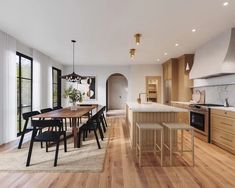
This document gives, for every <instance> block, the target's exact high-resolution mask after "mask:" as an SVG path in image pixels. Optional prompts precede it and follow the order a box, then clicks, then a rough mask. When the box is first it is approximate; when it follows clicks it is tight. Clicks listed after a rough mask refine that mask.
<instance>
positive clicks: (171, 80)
mask: <svg viewBox="0 0 235 188" xmlns="http://www.w3.org/2000/svg"><path fill="white" fill-rule="evenodd" d="M162 66H163V80H164V81H163V89H164V90H163V93H164V98H163V102H164V104H170V101H172V100H177V98H178V96H177V95H178V93H177V91H178V75H177V74H178V73H177V72H176V71H175V70H178V60H177V59H175V58H172V59H169V60H168V61H167V62H165V63H164V64H163V65H162Z"/></svg>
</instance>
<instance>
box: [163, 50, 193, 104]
mask: <svg viewBox="0 0 235 188" xmlns="http://www.w3.org/2000/svg"><path fill="white" fill-rule="evenodd" d="M193 59H194V55H193V54H185V55H183V56H180V57H179V58H172V59H169V60H168V61H166V62H165V63H163V64H162V67H163V79H164V82H163V93H164V99H163V101H164V104H170V102H171V101H182V102H188V101H190V100H191V99H192V92H193V91H192V86H193V80H190V79H189V72H190V70H191V68H192V65H193ZM187 68H188V69H187Z"/></svg>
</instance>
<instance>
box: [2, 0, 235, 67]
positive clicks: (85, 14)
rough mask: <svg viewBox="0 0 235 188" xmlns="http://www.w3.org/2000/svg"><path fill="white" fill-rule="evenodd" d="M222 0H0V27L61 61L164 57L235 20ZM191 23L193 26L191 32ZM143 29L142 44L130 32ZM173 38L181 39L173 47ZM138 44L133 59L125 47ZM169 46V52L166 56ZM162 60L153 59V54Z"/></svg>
mask: <svg viewBox="0 0 235 188" xmlns="http://www.w3.org/2000/svg"><path fill="white" fill-rule="evenodd" d="M223 2H224V1H223V0H20V1H19V0H0V30H3V31H5V32H7V33H9V34H10V35H12V36H14V37H16V38H17V39H18V40H19V41H21V42H23V43H25V44H26V45H28V46H30V47H32V48H36V49H38V50H40V51H42V52H43V53H45V54H47V55H49V56H51V57H52V58H53V59H55V60H57V61H60V62H62V63H63V64H71V63H72V45H71V42H70V40H71V39H76V40H77V41H78V43H77V45H76V48H75V50H76V51H75V56H76V64H95V65H99V64H109V65H126V64H137V63H142V64H144V63H146V64H149V63H162V62H163V61H164V60H166V59H168V58H170V57H177V56H179V55H182V54H184V53H192V52H194V50H195V49H196V48H197V47H199V46H200V45H202V44H203V43H205V42H206V41H207V40H209V39H211V38H212V37H215V36H216V35H217V34H219V33H221V32H223V31H224V30H226V29H228V28H230V27H234V26H235V2H234V0H230V1H229V6H227V7H223V6H222V3H223ZM192 28H196V29H197V32H195V33H192V32H191V30H192ZM137 32H140V33H142V34H143V37H142V38H141V45H140V46H136V45H135V43H134V36H133V35H134V34H135V33H137ZM175 43H179V46H178V47H175V46H174V45H175ZM130 48H137V52H136V53H137V54H136V57H135V60H134V61H132V60H130V58H129V49H130ZM165 52H167V53H168V55H167V56H164V53H165ZM158 58H159V59H160V60H161V61H160V62H157V59H158Z"/></svg>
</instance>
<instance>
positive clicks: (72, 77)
mask: <svg viewBox="0 0 235 188" xmlns="http://www.w3.org/2000/svg"><path fill="white" fill-rule="evenodd" d="M71 42H72V44H73V72H72V73H71V74H67V75H64V76H61V78H62V79H66V80H67V81H69V82H81V80H82V79H84V78H85V77H82V76H80V75H78V74H76V73H75V72H74V45H75V43H76V40H71Z"/></svg>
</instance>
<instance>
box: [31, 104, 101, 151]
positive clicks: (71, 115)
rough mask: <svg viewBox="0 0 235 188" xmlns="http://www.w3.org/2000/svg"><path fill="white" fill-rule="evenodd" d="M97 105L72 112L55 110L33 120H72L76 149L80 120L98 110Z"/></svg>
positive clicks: (63, 109)
mask: <svg viewBox="0 0 235 188" xmlns="http://www.w3.org/2000/svg"><path fill="white" fill-rule="evenodd" d="M98 107H99V105H97V104H87V105H84V104H82V105H78V106H77V110H71V109H70V107H67V108H61V109H58V110H53V111H50V112H47V113H42V114H38V115H35V116H33V117H32V118H46V119H47V118H58V119H66V118H68V119H71V120H72V133H73V138H74V147H75V148H77V147H78V144H77V143H78V142H77V141H78V140H77V139H78V137H77V133H78V129H79V118H80V117H82V116H84V115H86V114H87V113H89V112H91V111H92V110H93V109H95V108H98Z"/></svg>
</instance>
